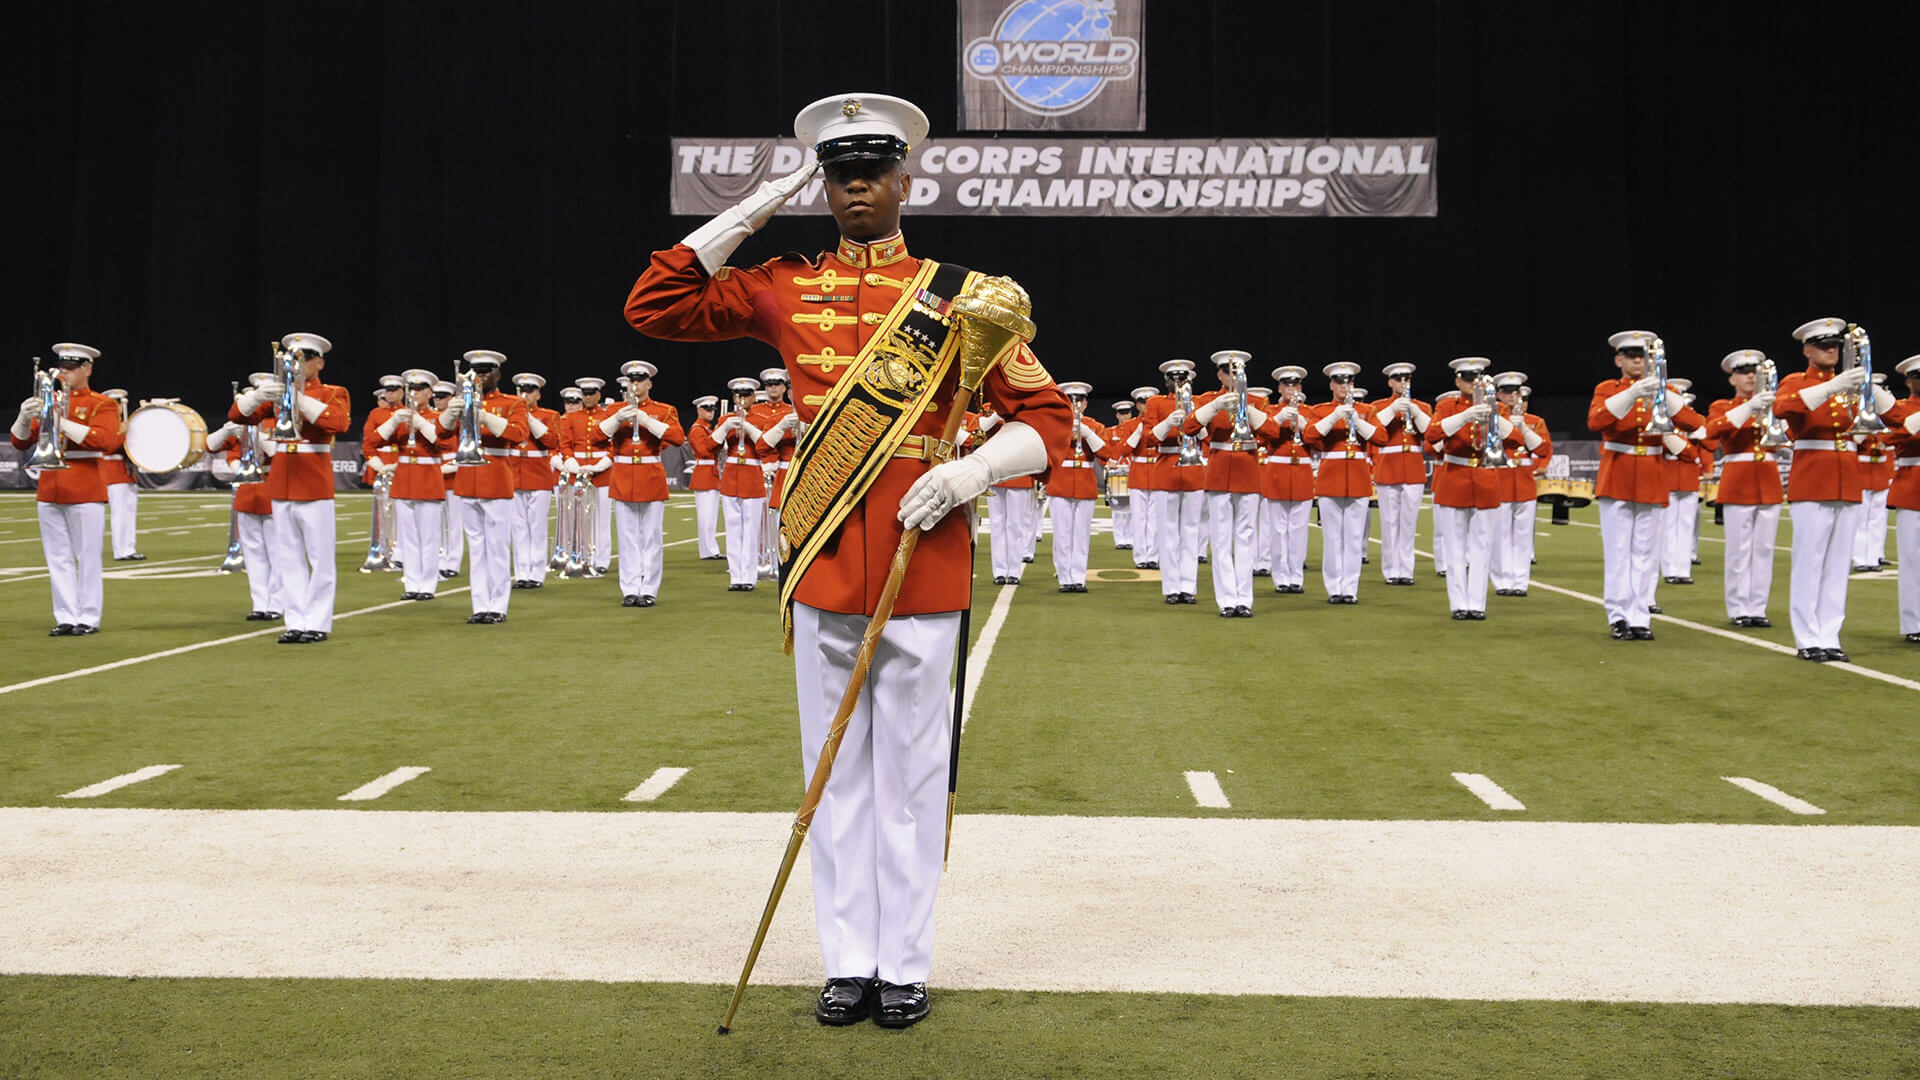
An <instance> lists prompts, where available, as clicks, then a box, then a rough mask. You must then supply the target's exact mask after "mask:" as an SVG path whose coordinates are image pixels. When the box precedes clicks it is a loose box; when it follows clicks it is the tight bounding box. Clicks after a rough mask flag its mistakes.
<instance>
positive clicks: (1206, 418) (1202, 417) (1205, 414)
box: [1193, 394, 1228, 424]
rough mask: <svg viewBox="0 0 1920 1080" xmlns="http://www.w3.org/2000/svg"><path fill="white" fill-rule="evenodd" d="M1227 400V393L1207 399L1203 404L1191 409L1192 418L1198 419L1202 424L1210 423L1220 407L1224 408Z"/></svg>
mask: <svg viewBox="0 0 1920 1080" xmlns="http://www.w3.org/2000/svg"><path fill="white" fill-rule="evenodd" d="M1227 400H1228V395H1226V394H1221V395H1219V396H1218V397H1216V398H1214V399H1213V400H1212V401H1209V402H1207V403H1206V404H1205V405H1202V406H1200V407H1199V408H1197V409H1195V410H1193V418H1194V419H1195V420H1198V421H1200V422H1201V423H1202V424H1210V423H1212V422H1213V418H1214V416H1215V415H1217V414H1218V413H1219V412H1220V410H1221V409H1224V408H1226V406H1227Z"/></svg>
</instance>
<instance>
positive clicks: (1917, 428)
mask: <svg viewBox="0 0 1920 1080" xmlns="http://www.w3.org/2000/svg"><path fill="white" fill-rule="evenodd" d="M1906 427H1907V434H1909V435H1920V409H1915V410H1914V411H1913V415H1912V416H1909V417H1907V424H1906Z"/></svg>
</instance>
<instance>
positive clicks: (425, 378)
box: [400, 367, 440, 386]
mask: <svg viewBox="0 0 1920 1080" xmlns="http://www.w3.org/2000/svg"><path fill="white" fill-rule="evenodd" d="M400 377H401V378H402V379H404V380H406V381H407V382H410V383H426V384H427V385H428V386H432V385H433V384H434V383H437V382H439V381H440V380H439V378H438V377H437V376H435V375H434V373H433V372H431V371H428V370H427V369H426V368H417V367H413V368H408V369H407V370H405V371H403V372H401V373H400Z"/></svg>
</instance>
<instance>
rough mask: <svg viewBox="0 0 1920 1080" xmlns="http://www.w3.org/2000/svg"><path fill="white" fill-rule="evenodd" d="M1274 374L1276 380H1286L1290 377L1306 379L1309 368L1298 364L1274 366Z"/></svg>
mask: <svg viewBox="0 0 1920 1080" xmlns="http://www.w3.org/2000/svg"><path fill="white" fill-rule="evenodd" d="M1272 375H1273V381H1274V382H1286V381H1287V380H1288V379H1305V378H1306V377H1307V369H1306V368H1303V367H1301V366H1299V365H1298V364H1288V365H1286V366H1285V367H1277V368H1274V369H1273V372H1272Z"/></svg>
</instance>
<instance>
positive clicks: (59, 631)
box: [47, 622, 73, 637]
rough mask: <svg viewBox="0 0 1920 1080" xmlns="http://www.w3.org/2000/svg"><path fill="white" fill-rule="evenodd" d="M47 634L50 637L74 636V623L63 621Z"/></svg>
mask: <svg viewBox="0 0 1920 1080" xmlns="http://www.w3.org/2000/svg"><path fill="white" fill-rule="evenodd" d="M47 636H48V637H72V636H73V624H72V623H70V622H63V623H61V624H60V625H58V626H56V627H54V628H53V629H51V630H49V631H47Z"/></svg>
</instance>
